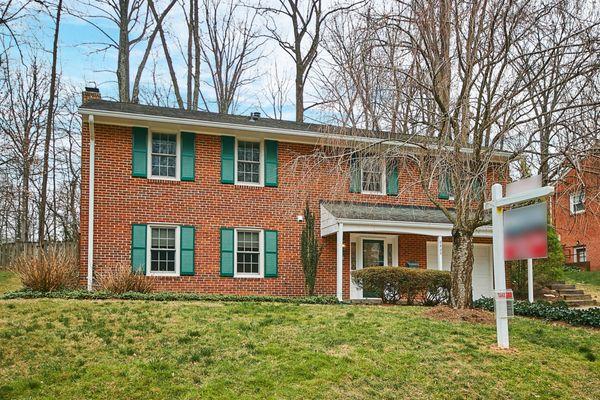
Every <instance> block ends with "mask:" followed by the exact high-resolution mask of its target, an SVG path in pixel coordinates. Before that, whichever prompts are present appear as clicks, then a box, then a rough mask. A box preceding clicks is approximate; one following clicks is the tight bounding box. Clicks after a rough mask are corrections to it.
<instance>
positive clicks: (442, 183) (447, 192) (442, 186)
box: [438, 172, 454, 200]
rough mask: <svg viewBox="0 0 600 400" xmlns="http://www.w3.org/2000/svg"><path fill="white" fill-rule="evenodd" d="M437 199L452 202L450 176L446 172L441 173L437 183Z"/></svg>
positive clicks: (452, 192)
mask: <svg viewBox="0 0 600 400" xmlns="http://www.w3.org/2000/svg"><path fill="white" fill-rule="evenodd" d="M438 192H439V193H438V198H440V199H442V200H454V185H453V184H452V175H450V173H448V172H442V173H441V174H440V177H439V181H438Z"/></svg>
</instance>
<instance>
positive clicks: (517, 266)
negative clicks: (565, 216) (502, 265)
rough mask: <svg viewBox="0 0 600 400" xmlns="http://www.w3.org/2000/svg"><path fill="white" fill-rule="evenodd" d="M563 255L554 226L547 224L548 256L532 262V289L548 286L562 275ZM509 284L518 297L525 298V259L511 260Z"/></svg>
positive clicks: (536, 289)
mask: <svg viewBox="0 0 600 400" xmlns="http://www.w3.org/2000/svg"><path fill="white" fill-rule="evenodd" d="M564 264H565V255H564V253H563V249H562V246H561V245H560V240H559V239H558V235H557V234H556V231H555V230H554V228H553V227H552V226H550V225H548V257H547V258H544V259H541V260H536V261H534V263H533V283H534V291H536V292H537V291H539V290H540V289H541V288H543V287H545V286H548V285H549V284H550V283H552V282H555V281H557V280H559V279H561V278H562V276H563V266H564ZM510 280H511V286H512V289H513V291H514V293H515V296H516V297H517V298H519V299H525V298H527V261H525V260H520V261H513V262H511V267H510Z"/></svg>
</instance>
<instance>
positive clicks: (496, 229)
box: [485, 178, 554, 349]
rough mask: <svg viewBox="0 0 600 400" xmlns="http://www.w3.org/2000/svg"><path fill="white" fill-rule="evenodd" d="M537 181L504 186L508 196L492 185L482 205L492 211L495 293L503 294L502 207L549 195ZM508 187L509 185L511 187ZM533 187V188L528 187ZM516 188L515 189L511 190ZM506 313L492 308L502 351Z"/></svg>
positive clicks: (505, 339) (549, 188) (550, 189)
mask: <svg viewBox="0 0 600 400" xmlns="http://www.w3.org/2000/svg"><path fill="white" fill-rule="evenodd" d="M537 182H540V180H539V179H538V178H535V179H531V178H529V179H528V180H526V181H525V182H523V181H518V182H516V183H514V184H510V185H509V186H507V192H508V193H510V195H509V196H507V197H504V196H503V194H502V185H501V184H499V183H496V184H494V185H492V200H491V201H489V202H487V203H485V209H488V210H489V209H491V210H492V235H493V251H494V288H495V292H496V293H502V292H506V269H505V266H504V218H503V217H504V215H503V212H504V208H505V207H508V206H511V205H513V204H516V203H521V202H524V201H528V200H533V199H537V198H540V197H545V196H548V195H550V194H552V192H554V188H553V187H552V186H545V187H535V186H537ZM511 185H512V186H511ZM532 186H533V188H532ZM516 187H518V189H519V190H515V188H516ZM499 304H500V307H506V306H507V303H506V302H497V303H496V306H497V307H498V305H499ZM507 314H508V310H506V309H503V310H498V309H496V336H497V339H498V347H500V348H502V349H508V348H509V339H508V319H507V318H506V315H507Z"/></svg>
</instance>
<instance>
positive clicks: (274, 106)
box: [259, 62, 292, 119]
mask: <svg viewBox="0 0 600 400" xmlns="http://www.w3.org/2000/svg"><path fill="white" fill-rule="evenodd" d="M283 74H284V72H282V71H280V70H279V67H278V65H277V62H275V65H274V66H273V73H272V74H270V75H269V81H268V82H267V84H266V87H265V89H263V91H262V95H263V96H262V97H264V98H265V99H266V100H265V101H266V103H267V104H266V105H264V106H263V104H262V102H261V101H260V99H259V103H260V109H261V111H262V112H263V113H265V115H266V116H268V117H270V118H274V119H283V108H284V107H285V105H286V104H288V103H289V93H290V89H291V88H292V86H291V81H290V80H289V79H288V78H287V77H286V76H284V75H283Z"/></svg>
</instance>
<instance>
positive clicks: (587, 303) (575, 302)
mask: <svg viewBox="0 0 600 400" xmlns="http://www.w3.org/2000/svg"><path fill="white" fill-rule="evenodd" d="M565 303H567V305H568V306H569V307H582V306H593V305H595V304H596V301H595V300H565Z"/></svg>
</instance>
